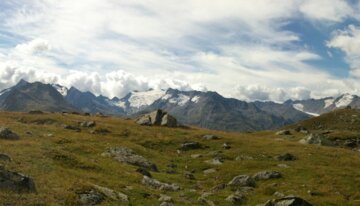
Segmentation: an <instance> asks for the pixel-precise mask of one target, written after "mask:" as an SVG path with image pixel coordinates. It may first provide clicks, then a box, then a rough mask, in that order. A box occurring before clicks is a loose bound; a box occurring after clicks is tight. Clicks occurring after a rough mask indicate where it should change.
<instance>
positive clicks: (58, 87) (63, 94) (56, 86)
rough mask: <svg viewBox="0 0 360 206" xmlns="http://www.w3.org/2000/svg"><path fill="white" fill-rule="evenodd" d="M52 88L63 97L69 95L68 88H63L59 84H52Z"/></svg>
mask: <svg viewBox="0 0 360 206" xmlns="http://www.w3.org/2000/svg"><path fill="white" fill-rule="evenodd" d="M52 86H53V87H54V88H55V89H56V90H57V91H58V92H59V93H60V94H61V95H62V96H66V95H67V93H68V91H69V90H68V88H66V87H64V86H61V85H59V84H52Z"/></svg>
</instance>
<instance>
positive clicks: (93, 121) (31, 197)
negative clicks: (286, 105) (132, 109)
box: [0, 112, 360, 206]
mask: <svg viewBox="0 0 360 206" xmlns="http://www.w3.org/2000/svg"><path fill="white" fill-rule="evenodd" d="M356 114H357V113H356ZM65 125H66V126H65ZM304 126H307V127H309V130H310V132H312V128H310V125H307V124H304ZM0 127H8V128H9V129H0V145H1V148H0V163H1V165H2V166H1V167H0V200H1V204H3V205H80V206H81V205H102V206H107V205H162V206H164V205H184V206H188V205H189V206H190V205H220V206H222V205H264V206H268V205H275V204H276V203H278V204H279V205H288V206H289V205H291V204H289V202H295V203H296V204H295V203H294V204H295V205H299V204H300V205H350V206H351V205H354V206H355V205H358V203H359V200H360V193H359V191H360V182H359V178H358V177H359V175H358V174H359V173H358V171H359V169H360V168H359V165H360V156H359V152H356V151H353V150H350V149H345V148H338V147H323V146H318V145H311V144H300V143H299V140H300V139H302V138H304V136H306V135H307V134H304V133H302V132H296V131H295V130H293V129H290V132H291V135H290V136H288V135H276V134H275V132H274V131H267V132H256V133H226V132H220V131H211V130H204V129H198V128H188V129H185V128H168V127H159V126H140V125H137V124H136V123H134V121H133V120H123V119H120V118H115V117H97V116H83V115H72V114H60V113H53V114H52V113H45V114H29V113H6V112H5V113H4V112H3V113H1V114H0ZM10 137H11V138H10ZM15 137H16V138H15ZM288 195H293V196H295V197H288ZM270 200H271V201H270ZM265 203H266V204H265Z"/></svg>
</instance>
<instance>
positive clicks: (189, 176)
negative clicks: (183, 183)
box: [184, 172, 195, 180]
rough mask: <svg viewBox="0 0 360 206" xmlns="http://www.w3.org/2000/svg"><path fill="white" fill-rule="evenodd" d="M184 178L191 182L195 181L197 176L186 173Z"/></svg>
mask: <svg viewBox="0 0 360 206" xmlns="http://www.w3.org/2000/svg"><path fill="white" fill-rule="evenodd" d="M184 176H185V178H186V179H189V180H194V179H195V176H194V175H193V174H192V173H191V172H185V174H184Z"/></svg>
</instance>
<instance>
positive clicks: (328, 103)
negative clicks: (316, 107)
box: [324, 98, 334, 109]
mask: <svg viewBox="0 0 360 206" xmlns="http://www.w3.org/2000/svg"><path fill="white" fill-rule="evenodd" d="M324 103H325V106H324V109H325V108H328V107H329V106H330V105H332V104H333V103H334V99H333V98H331V99H325V101H324Z"/></svg>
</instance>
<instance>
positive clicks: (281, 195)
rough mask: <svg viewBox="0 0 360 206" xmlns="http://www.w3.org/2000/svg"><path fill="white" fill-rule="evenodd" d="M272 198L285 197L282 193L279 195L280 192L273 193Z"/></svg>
mask: <svg viewBox="0 0 360 206" xmlns="http://www.w3.org/2000/svg"><path fill="white" fill-rule="evenodd" d="M273 196H276V197H285V195H284V194H283V193H281V192H275V193H274V194H273Z"/></svg>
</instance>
